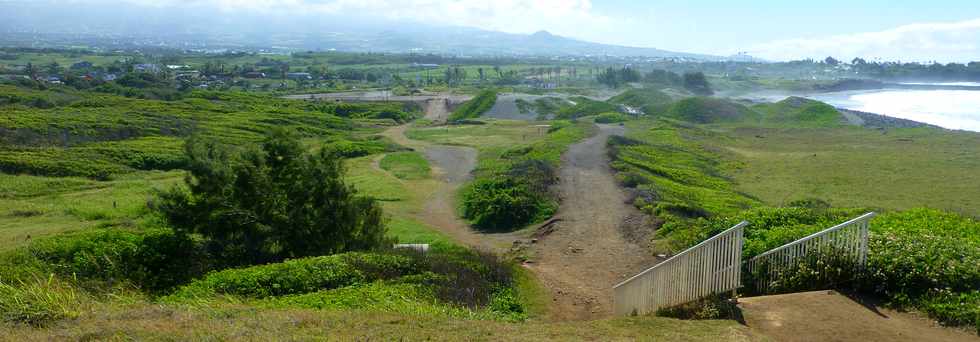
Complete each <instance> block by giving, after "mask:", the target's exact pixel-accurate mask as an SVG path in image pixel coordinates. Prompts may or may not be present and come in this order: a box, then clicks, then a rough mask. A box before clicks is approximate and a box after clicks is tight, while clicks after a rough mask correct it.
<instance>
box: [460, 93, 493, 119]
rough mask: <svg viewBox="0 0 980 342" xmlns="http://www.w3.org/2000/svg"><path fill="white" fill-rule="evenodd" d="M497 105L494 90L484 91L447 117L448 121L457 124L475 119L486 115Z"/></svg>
mask: <svg viewBox="0 0 980 342" xmlns="http://www.w3.org/2000/svg"><path fill="white" fill-rule="evenodd" d="M496 103H497V91H496V90H484V91H483V92H481V93H480V94H477V95H476V97H474V98H473V99H472V100H469V101H466V103H463V104H462V105H461V106H459V108H456V110H454V111H453V113H452V114H450V115H449V121H452V122H457V121H460V120H465V119H475V118H478V117H480V116H481V115H483V113H486V112H487V111H488V110H490V108H493V106H494V105H495V104H496Z"/></svg>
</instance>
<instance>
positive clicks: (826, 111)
mask: <svg viewBox="0 0 980 342" xmlns="http://www.w3.org/2000/svg"><path fill="white" fill-rule="evenodd" d="M752 108H753V109H755V110H756V111H758V112H760V113H762V114H763V115H764V117H765V120H766V121H767V122H771V123H788V124H794V125H813V126H828V125H837V124H841V123H843V122H845V121H846V120H845V118H844V115H843V114H841V112H839V111H838V110H837V109H836V108H834V107H833V106H831V105H829V104H826V103H823V102H820V101H816V100H810V99H806V98H802V97H797V96H792V97H789V98H786V99H785V100H782V101H779V102H776V103H766V104H760V105H756V106H753V107H752Z"/></svg>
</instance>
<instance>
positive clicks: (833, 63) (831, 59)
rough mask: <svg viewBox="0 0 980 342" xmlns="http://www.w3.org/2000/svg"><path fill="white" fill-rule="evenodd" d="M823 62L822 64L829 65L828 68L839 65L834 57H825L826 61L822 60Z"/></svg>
mask: <svg viewBox="0 0 980 342" xmlns="http://www.w3.org/2000/svg"><path fill="white" fill-rule="evenodd" d="M823 62H824V64H827V65H830V66H837V65H838V64H840V61H838V60H837V59H836V58H834V57H827V58H826V59H824V60H823Z"/></svg>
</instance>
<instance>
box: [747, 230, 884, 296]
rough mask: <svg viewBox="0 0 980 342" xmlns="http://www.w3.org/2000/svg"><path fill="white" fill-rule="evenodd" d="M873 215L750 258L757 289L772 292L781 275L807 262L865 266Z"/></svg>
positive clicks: (749, 264)
mask: <svg viewBox="0 0 980 342" xmlns="http://www.w3.org/2000/svg"><path fill="white" fill-rule="evenodd" d="M874 216H875V213H873V212H872V213H867V214H864V215H861V216H860V217H858V218H855V219H852V220H850V221H847V222H844V223H841V224H839V225H836V226H833V227H830V228H827V229H824V230H822V231H819V232H817V233H814V234H812V235H810V236H807V237H805V238H802V239H799V240H796V241H793V242H791V243H788V244H785V245H783V246H780V247H778V248H775V249H773V250H770V251H768V252H765V253H762V254H759V255H758V256H756V257H754V258H752V259H749V261H748V262H747V268H748V270H747V271H748V274H749V276H751V277H752V282H754V286H755V291H757V292H758V293H759V294H767V293H771V292H772V291H773V290H774V289H775V288H776V287H778V285H779V284H780V280H781V279H780V278H781V277H784V276H787V275H788V273H791V272H793V271H794V270H795V269H796V268H798V267H800V266H801V265H802V264H805V263H816V262H820V263H821V264H822V265H827V264H828V263H831V262H833V263H835V266H838V265H845V267H849V266H853V267H855V268H858V269H861V268H863V267H864V265H865V262H866V261H867V258H868V226H869V224H870V223H869V222H870V221H871V218H873V217H874ZM844 263H846V264H844ZM748 286H752V285H748Z"/></svg>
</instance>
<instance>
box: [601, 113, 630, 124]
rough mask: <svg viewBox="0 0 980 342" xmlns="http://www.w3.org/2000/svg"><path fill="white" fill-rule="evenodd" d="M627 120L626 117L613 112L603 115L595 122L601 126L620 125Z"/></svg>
mask: <svg viewBox="0 0 980 342" xmlns="http://www.w3.org/2000/svg"><path fill="white" fill-rule="evenodd" d="M626 120H627V118H626V116H625V115H623V114H619V113H611V112H610V113H602V114H599V115H598V116H596V117H595V122H596V123H601V124H611V123H620V122H624V121H626Z"/></svg>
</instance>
